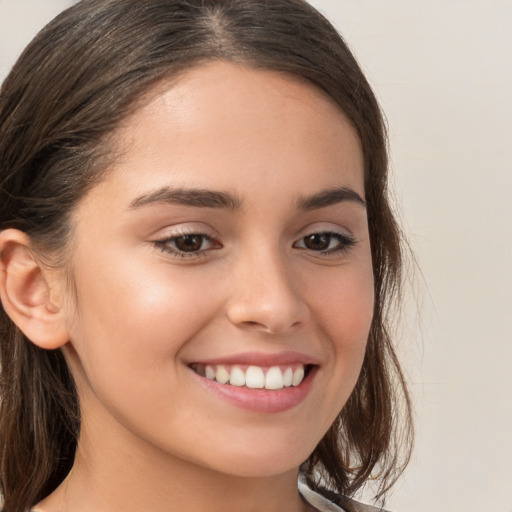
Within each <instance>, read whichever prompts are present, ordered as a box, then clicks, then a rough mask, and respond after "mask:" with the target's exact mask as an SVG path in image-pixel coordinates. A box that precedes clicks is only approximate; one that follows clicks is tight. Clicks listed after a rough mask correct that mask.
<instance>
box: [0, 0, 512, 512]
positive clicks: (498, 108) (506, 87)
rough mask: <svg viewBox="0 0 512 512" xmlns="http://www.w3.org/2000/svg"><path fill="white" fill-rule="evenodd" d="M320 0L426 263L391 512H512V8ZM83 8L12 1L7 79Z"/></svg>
mask: <svg viewBox="0 0 512 512" xmlns="http://www.w3.org/2000/svg"><path fill="white" fill-rule="evenodd" d="M311 1H312V3H313V4H314V5H316V6H317V7H318V8H320V9H321V10H322V11H323V12H324V13H325V14H326V15H327V16H328V17H329V18H330V19H331V20H333V21H334V23H335V24H336V25H337V26H338V28H339V29H340V30H341V32H342V33H343V34H344V36H345V38H346V40H347V41H348V42H349V44H350V46H351V47H352V49H353V50H354V52H355V54H356V55H357V57H358V58H359V59H360V61H361V63H362V66H363V69H364V70H365V71H366V73H367V75H368V77H369V79H370V81H371V83H372V84H373V86H374V88H375V90H376V92H377V95H378V97H379V98H380V100H381V103H382V105H383V108H384V110H385V112H386V114H387V118H388V121H389V131H390V139H391V157H392V167H393V179H394V190H395V193H396V196H397V199H398V203H399V204H400V205H401V206H400V212H401V213H400V216H401V218H402V221H403V225H404V228H405V231H406V233H407V234H408V236H409V240H410V243H411V245H412V247H413V249H414V251H415V254H416V258H417V260H418V264H419V267H420V269H421V273H420V272H416V275H415V277H414V278H413V279H412V286H411V292H410V293H409V297H408V301H407V306H406V315H405V316H406V320H407V322H406V326H405V328H404V329H403V332H402V336H401V342H400V351H401V353H402V357H403V359H404V361H405V364H406V367H407V371H408V373H409V376H410V379H411V382H412V386H411V387H412V391H413V393H414V399H415V403H416V411H417V423H418V434H417V449H416V452H415V456H414V458H413V461H412V463H411V465H410V468H409V469H408V471H407V473H406V475H405V477H404V478H403V480H402V482H401V483H400V484H399V485H398V486H397V489H396V491H395V494H394V495H393V496H391V498H390V499H389V502H388V507H389V508H390V509H392V510H395V511H397V512H432V511H436V512H458V511H461V512H462V511H471V512H477V511H478V512H480V511H481V512H488V511H493V512H512V467H511V460H512V440H511V433H512V397H511V395H512V371H511V366H512V264H511V258H512V213H511V212H512V208H511V206H510V203H511V201H512V149H511V148H512V93H511V91H512V2H511V1H510V0H430V1H429V2H419V1H414V0H389V1H385V0H384V1H383V0H311ZM67 4H68V2H67V1H65V0H0V79H2V78H3V77H4V76H5V74H6V73H7V71H8V69H9V68H10V66H11V65H12V62H13V60H14V59H15V57H16V56H17V54H18V53H19V52H20V51H21V49H22V48H23V46H24V45H25V44H26V43H27V42H28V40H29V39H30V38H31V37H32V36H33V34H34V33H35V32H36V30H37V29H38V28H40V27H41V26H42V25H43V24H44V23H45V22H46V21H47V20H48V19H49V18H50V17H52V16H53V15H54V14H55V13H57V12H58V11H59V10H60V9H62V8H64V7H65V6H66V5H67ZM420 324H421V326H420Z"/></svg>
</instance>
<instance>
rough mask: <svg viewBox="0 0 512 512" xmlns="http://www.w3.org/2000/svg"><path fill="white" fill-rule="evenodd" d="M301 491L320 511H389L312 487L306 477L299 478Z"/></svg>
mask: <svg viewBox="0 0 512 512" xmlns="http://www.w3.org/2000/svg"><path fill="white" fill-rule="evenodd" d="M299 492H300V494H301V495H302V497H303V498H304V499H305V500H306V501H307V502H308V503H309V504H310V505H312V506H313V507H314V508H315V509H316V510H318V512H387V511H386V510H384V509H383V508H379V507H373V506H371V505H365V504H364V503H360V502H358V501H356V500H353V499H351V498H347V497H346V496H341V495H339V494H336V493H334V492H331V491H328V490H326V489H312V487H311V486H310V485H309V484H308V483H307V482H306V479H305V478H299Z"/></svg>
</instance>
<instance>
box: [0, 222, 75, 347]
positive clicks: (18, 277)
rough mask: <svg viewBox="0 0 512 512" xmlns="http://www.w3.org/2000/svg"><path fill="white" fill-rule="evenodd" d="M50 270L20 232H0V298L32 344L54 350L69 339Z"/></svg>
mask: <svg viewBox="0 0 512 512" xmlns="http://www.w3.org/2000/svg"><path fill="white" fill-rule="evenodd" d="M50 274H51V273H50V271H49V270H48V269H46V268H44V266H43V265H42V264H41V262H40V261H38V259H37V257H36V256H35V254H34V252H33V251H32V249H31V243H30V238H29V237H28V236H27V235H26V234H25V233H23V232H22V231H19V230H16V229H6V230H4V231H1V232H0V299H1V301H2V304H3V307H4V309H5V311H6V313H7V314H8V315H9V317H10V318H11V319H12V321H13V322H14V323H15V324H16V325H17V326H18V327H19V329H21V331H22V332H23V333H24V334H25V336H26V337H27V338H28V339H30V340H31V341H32V342H33V343H34V344H35V345H37V346H39V347H40V348H44V349H56V348H59V347H61V346H63V345H64V344H65V343H67V341H68V332H67V328H66V324H65V321H64V317H63V312H62V309H61V307H60V305H59V304H58V303H56V302H55V298H54V297H52V293H51V292H52V284H53V283H52V282H51V279H50V278H51V275H50Z"/></svg>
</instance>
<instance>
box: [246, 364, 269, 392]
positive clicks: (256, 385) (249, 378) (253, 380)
mask: <svg viewBox="0 0 512 512" xmlns="http://www.w3.org/2000/svg"><path fill="white" fill-rule="evenodd" d="M245 385H246V386H247V387H248V388H252V389H261V388H263V387H265V374H264V373H263V370H262V369H261V368H260V367H259V366H249V368H247V371H246V372H245Z"/></svg>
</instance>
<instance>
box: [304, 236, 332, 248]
mask: <svg viewBox="0 0 512 512" xmlns="http://www.w3.org/2000/svg"><path fill="white" fill-rule="evenodd" d="M330 243H331V234H330V233H314V234H312V235H308V236H305V237H304V246H305V247H306V249H310V250H312V251H325V250H327V249H329V245H330Z"/></svg>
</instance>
